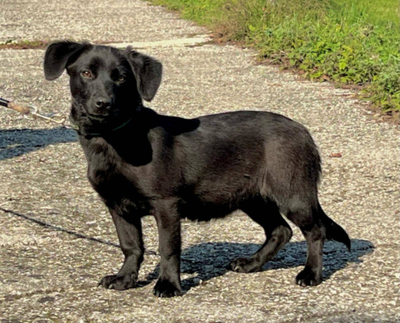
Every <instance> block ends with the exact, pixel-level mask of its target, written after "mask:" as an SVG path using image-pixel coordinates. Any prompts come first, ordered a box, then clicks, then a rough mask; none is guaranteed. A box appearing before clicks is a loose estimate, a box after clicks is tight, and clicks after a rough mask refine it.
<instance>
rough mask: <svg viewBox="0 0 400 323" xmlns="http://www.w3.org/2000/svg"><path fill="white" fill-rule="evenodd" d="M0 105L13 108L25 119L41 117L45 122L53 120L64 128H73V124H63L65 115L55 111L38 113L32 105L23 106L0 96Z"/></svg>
mask: <svg viewBox="0 0 400 323" xmlns="http://www.w3.org/2000/svg"><path fill="white" fill-rule="evenodd" d="M0 106H3V107H5V108H8V109H11V110H14V111H16V112H19V113H20V114H22V115H23V116H24V118H26V119H31V120H32V119H33V120H36V119H42V120H45V121H47V122H53V123H56V124H59V125H61V126H63V127H65V128H72V129H75V128H74V127H73V126H69V125H66V124H65V122H66V121H67V118H66V117H65V116H62V115H59V114H57V113H49V114H42V113H39V109H38V108H37V107H35V106H33V105H30V106H23V105H19V104H16V103H14V102H11V101H8V100H6V99H3V98H0Z"/></svg>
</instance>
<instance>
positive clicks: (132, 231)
mask: <svg viewBox="0 0 400 323" xmlns="http://www.w3.org/2000/svg"><path fill="white" fill-rule="evenodd" d="M110 213H111V215H112V218H113V221H114V224H115V227H116V229H117V234H118V239H119V242H120V246H121V250H122V252H123V253H124V256H125V261H124V264H123V265H122V267H121V269H120V270H119V272H118V274H116V275H110V276H105V277H104V278H102V279H101V281H100V283H99V285H101V286H103V287H105V288H112V289H118V290H124V289H128V288H132V287H135V285H136V282H137V279H138V273H139V268H140V264H141V263H142V261H143V253H144V247H143V238H142V225H141V221H140V218H139V217H135V216H130V215H127V216H126V217H123V216H121V215H119V214H118V212H117V211H115V210H112V209H110Z"/></svg>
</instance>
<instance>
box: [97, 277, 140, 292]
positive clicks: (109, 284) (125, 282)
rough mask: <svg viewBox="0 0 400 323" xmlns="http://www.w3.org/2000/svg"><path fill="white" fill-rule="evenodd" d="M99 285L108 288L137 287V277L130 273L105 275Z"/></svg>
mask: <svg viewBox="0 0 400 323" xmlns="http://www.w3.org/2000/svg"><path fill="white" fill-rule="evenodd" d="M98 286H102V287H104V288H107V289H116V290H125V289H129V288H133V287H135V286H136V279H134V278H133V277H132V276H130V275H125V276H118V275H110V276H105V277H103V278H102V279H101V280H100V282H99V285H98Z"/></svg>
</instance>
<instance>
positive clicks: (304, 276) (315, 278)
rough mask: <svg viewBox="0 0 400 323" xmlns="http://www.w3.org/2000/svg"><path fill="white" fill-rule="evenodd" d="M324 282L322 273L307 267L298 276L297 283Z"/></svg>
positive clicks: (301, 284) (314, 284)
mask: <svg viewBox="0 0 400 323" xmlns="http://www.w3.org/2000/svg"><path fill="white" fill-rule="evenodd" d="M321 282H322V273H320V274H316V273H315V272H314V271H313V270H312V269H311V268H310V267H305V268H304V269H303V270H302V271H301V272H299V273H298V275H297V276H296V284H297V285H300V286H317V285H319V284H321Z"/></svg>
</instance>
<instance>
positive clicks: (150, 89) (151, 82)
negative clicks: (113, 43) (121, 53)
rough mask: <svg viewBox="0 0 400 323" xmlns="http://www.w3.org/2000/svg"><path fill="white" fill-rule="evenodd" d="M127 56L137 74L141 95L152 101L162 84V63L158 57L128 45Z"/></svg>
mask: <svg viewBox="0 0 400 323" xmlns="http://www.w3.org/2000/svg"><path fill="white" fill-rule="evenodd" d="M126 56H127V57H128V61H129V64H130V65H131V68H132V71H133V74H135V77H136V82H137V87H138V90H139V93H140V95H141V96H142V98H143V99H145V100H146V101H151V100H152V99H153V98H154V96H155V95H156V93H157V90H158V88H159V86H160V84H161V77H162V64H161V63H160V62H159V61H157V60H156V59H154V58H152V57H150V56H147V55H143V54H141V53H138V52H137V51H134V50H132V48H130V47H128V48H127V49H126Z"/></svg>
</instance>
